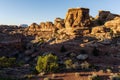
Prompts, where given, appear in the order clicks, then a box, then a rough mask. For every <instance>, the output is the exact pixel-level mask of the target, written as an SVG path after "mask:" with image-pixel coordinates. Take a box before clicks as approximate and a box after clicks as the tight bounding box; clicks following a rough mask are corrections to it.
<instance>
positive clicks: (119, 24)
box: [105, 17, 120, 34]
mask: <svg viewBox="0 0 120 80" xmlns="http://www.w3.org/2000/svg"><path fill="white" fill-rule="evenodd" d="M105 26H106V27H108V28H110V29H111V30H112V31H113V33H115V34H117V33H119V32H120V17H116V18H114V20H111V21H107V22H106V23H105Z"/></svg>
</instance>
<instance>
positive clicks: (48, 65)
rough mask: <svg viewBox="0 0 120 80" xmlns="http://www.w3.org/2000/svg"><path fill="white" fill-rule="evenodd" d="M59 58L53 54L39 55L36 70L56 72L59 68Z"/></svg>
mask: <svg viewBox="0 0 120 80" xmlns="http://www.w3.org/2000/svg"><path fill="white" fill-rule="evenodd" d="M57 61H58V58H57V56H55V55H53V54H47V55H45V56H39V57H38V61H37V65H36V70H37V71H38V72H47V73H49V72H55V71H56V70H57V69H58V62H57Z"/></svg>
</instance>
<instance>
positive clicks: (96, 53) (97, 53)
mask: <svg viewBox="0 0 120 80" xmlns="http://www.w3.org/2000/svg"><path fill="white" fill-rule="evenodd" d="M93 55H94V56H99V50H98V49H97V48H96V47H94V49H93Z"/></svg>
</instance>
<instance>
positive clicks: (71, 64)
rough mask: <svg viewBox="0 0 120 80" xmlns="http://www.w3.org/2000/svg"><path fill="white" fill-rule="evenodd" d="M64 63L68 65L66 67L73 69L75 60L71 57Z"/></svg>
mask: <svg viewBox="0 0 120 80" xmlns="http://www.w3.org/2000/svg"><path fill="white" fill-rule="evenodd" d="M64 64H65V65H66V69H71V68H73V62H72V60H71V59H68V60H66V61H65V62H64Z"/></svg>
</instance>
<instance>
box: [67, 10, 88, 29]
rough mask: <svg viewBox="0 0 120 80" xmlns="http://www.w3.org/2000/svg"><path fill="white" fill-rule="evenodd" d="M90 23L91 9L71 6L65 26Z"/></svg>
mask: <svg viewBox="0 0 120 80" xmlns="http://www.w3.org/2000/svg"><path fill="white" fill-rule="evenodd" d="M89 24H90V20H89V9H86V8H71V9H69V10H68V12H67V15H66V18H65V27H66V28H70V27H87V26H88V25H89Z"/></svg>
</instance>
